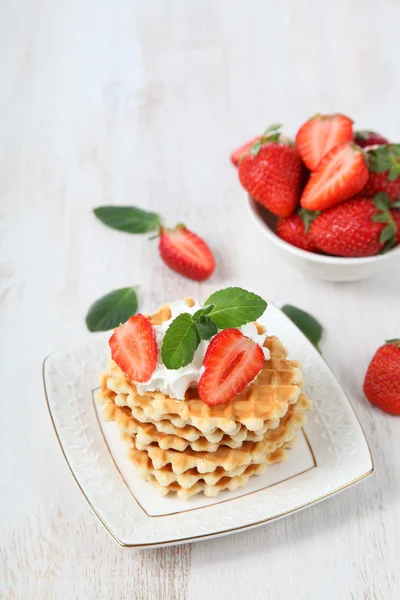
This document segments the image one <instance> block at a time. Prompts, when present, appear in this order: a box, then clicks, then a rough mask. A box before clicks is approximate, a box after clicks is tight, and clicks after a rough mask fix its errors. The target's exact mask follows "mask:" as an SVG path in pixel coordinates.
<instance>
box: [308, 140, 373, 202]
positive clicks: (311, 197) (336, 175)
mask: <svg viewBox="0 0 400 600" xmlns="http://www.w3.org/2000/svg"><path fill="white" fill-rule="evenodd" d="M367 181H368V167H367V165H366V163H365V158H364V153H363V151H362V150H361V149H360V148H359V147H358V146H356V145H355V144H353V143H350V142H345V143H343V144H340V145H339V146H335V148H332V150H331V151H330V152H328V154H327V155H326V156H325V157H324V158H323V159H322V160H321V162H320V163H319V165H318V167H317V168H316V170H315V171H314V172H313V173H311V175H310V179H309V180H308V183H307V185H306V187H305V188H304V190H303V194H302V196H301V199H300V204H301V206H302V207H303V208H307V209H308V210H325V209H326V208H331V207H332V206H336V204H340V203H341V202H344V201H345V200H348V199H349V198H351V197H352V196H355V195H356V194H358V193H359V192H360V191H361V190H362V189H363V187H364V186H365V184H366V183H367Z"/></svg>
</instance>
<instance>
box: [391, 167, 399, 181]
mask: <svg viewBox="0 0 400 600" xmlns="http://www.w3.org/2000/svg"><path fill="white" fill-rule="evenodd" d="M399 177H400V163H395V164H394V165H393V166H392V167H391V168H390V171H389V175H388V180H389V181H396V179H398V178H399Z"/></svg>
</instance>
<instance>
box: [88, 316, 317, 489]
mask: <svg viewBox="0 0 400 600" xmlns="http://www.w3.org/2000/svg"><path fill="white" fill-rule="evenodd" d="M170 317H171V312H170V309H169V306H168V305H164V306H162V307H161V308H160V309H159V310H158V311H157V313H155V314H154V315H152V316H149V319H150V320H151V322H152V324H153V325H160V324H161V323H163V322H164V321H166V320H168V319H170ZM257 327H261V326H258V325H257ZM264 346H265V347H267V348H268V349H269V351H270V359H269V360H266V361H265V362H264V366H263V369H262V371H261V372H260V373H259V375H258V376H257V378H256V380H255V381H254V382H253V383H252V384H250V385H249V386H247V387H246V388H245V390H244V391H243V392H241V393H240V394H238V395H237V396H236V397H235V398H234V399H233V400H232V401H230V402H228V403H226V404H220V405H217V406H208V405H207V404H205V403H204V402H203V401H202V400H201V399H200V398H199V397H198V395H197V388H190V389H189V390H188V393H187V394H186V398H185V400H183V401H180V400H174V399H172V398H170V397H168V396H166V395H164V394H162V393H161V392H147V393H146V394H145V395H140V394H138V392H137V390H136V387H135V384H134V383H133V382H132V381H130V380H129V379H128V378H127V377H126V375H124V373H123V372H122V371H121V369H120V368H119V367H118V365H117V364H116V363H115V362H114V361H112V360H111V361H110V362H109V365H108V367H107V370H106V371H105V373H102V375H101V390H100V392H99V394H98V397H97V400H98V402H99V403H100V404H102V405H103V410H102V417H103V419H104V420H105V421H115V423H116V424H117V426H118V427H119V429H120V430H121V432H122V439H123V441H124V443H125V444H126V446H127V452H128V456H129V458H130V460H131V461H132V462H133V464H134V465H135V466H136V468H137V470H138V472H139V474H140V475H141V476H142V477H143V478H144V479H145V480H147V481H149V482H151V483H152V484H153V485H154V486H155V487H156V489H157V491H158V492H159V493H160V494H162V495H165V494H168V493H169V492H172V493H176V494H177V495H178V497H179V498H181V499H186V498H189V497H190V496H193V495H195V494H198V493H200V492H203V493H204V494H205V495H206V496H216V495H217V494H218V493H219V492H221V491H222V490H225V489H228V490H235V489H236V488H238V487H239V486H242V485H245V484H246V483H247V481H248V479H249V477H251V476H252V475H256V474H259V473H262V472H263V471H264V470H265V469H266V468H267V467H268V465H271V464H273V463H276V462H279V461H282V460H284V459H285V457H286V454H287V452H288V450H289V449H290V448H291V447H292V446H293V445H294V442H295V438H296V434H297V432H298V430H299V428H301V426H302V425H303V423H304V421H305V418H306V417H305V415H306V413H307V411H308V410H309V408H310V401H309V399H308V398H307V396H306V395H305V394H304V392H303V391H302V384H303V377H302V373H301V371H300V369H299V365H298V363H297V362H296V361H292V360H288V359H287V352H286V350H285V348H284V347H283V346H282V344H281V342H280V341H279V339H278V338H277V337H274V336H270V337H267V338H266V340H265V342H264Z"/></svg>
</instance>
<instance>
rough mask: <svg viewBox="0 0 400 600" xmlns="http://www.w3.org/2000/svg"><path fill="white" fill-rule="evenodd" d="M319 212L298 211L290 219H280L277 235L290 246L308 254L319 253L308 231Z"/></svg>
mask: <svg viewBox="0 0 400 600" xmlns="http://www.w3.org/2000/svg"><path fill="white" fill-rule="evenodd" d="M318 215H319V212H312V211H308V210H306V209H305V208H302V209H300V210H297V212H295V213H294V214H293V215H291V216H290V217H286V218H283V217H280V218H279V219H278V223H277V225H276V234H277V235H278V236H279V237H280V238H281V239H282V240H284V241H285V242H287V243H288V244H291V245H292V246H296V247H297V248H300V249H301V250H306V251H307V252H319V250H318V248H317V247H316V246H315V244H314V243H313V241H312V240H311V238H310V236H309V234H308V230H309V228H310V225H311V223H312V221H313V219H315V218H316V217H317V216H318Z"/></svg>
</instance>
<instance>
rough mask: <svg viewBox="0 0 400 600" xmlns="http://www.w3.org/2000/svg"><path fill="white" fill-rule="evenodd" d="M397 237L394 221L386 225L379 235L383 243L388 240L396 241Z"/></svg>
mask: <svg viewBox="0 0 400 600" xmlns="http://www.w3.org/2000/svg"><path fill="white" fill-rule="evenodd" d="M395 237H396V225H395V224H394V223H388V224H387V225H386V227H384V228H383V229H382V231H381V235H380V236H379V241H380V243H381V244H385V243H386V242H390V241H391V240H393V242H394V241H395V239H394V238H395Z"/></svg>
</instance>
